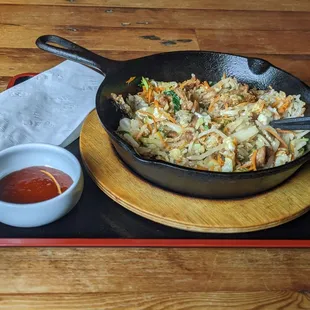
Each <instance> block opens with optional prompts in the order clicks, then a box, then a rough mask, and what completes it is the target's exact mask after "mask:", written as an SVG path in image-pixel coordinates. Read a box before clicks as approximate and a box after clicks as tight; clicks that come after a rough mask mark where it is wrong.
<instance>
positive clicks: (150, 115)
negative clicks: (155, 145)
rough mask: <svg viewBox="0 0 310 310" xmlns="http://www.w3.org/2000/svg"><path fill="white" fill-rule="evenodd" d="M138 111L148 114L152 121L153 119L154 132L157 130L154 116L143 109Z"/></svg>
mask: <svg viewBox="0 0 310 310" xmlns="http://www.w3.org/2000/svg"><path fill="white" fill-rule="evenodd" d="M139 113H141V114H144V115H147V116H149V117H151V118H152V119H153V121H154V129H155V132H156V131H157V125H156V118H155V117H154V115H153V114H151V113H149V112H145V111H139Z"/></svg>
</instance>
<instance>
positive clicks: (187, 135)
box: [184, 131, 194, 142]
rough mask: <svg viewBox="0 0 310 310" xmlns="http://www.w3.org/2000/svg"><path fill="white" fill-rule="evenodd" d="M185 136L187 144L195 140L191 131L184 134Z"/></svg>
mask: <svg viewBox="0 0 310 310" xmlns="http://www.w3.org/2000/svg"><path fill="white" fill-rule="evenodd" d="M184 136H185V140H186V141H187V142H191V141H192V140H193V138H194V134H193V133H192V132H190V131H187V132H186V133H185V134H184Z"/></svg>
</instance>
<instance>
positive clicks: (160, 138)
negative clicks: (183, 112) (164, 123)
mask: <svg viewBox="0 0 310 310" xmlns="http://www.w3.org/2000/svg"><path fill="white" fill-rule="evenodd" d="M157 134H158V136H159V140H160V141H161V143H162V144H163V145H164V147H167V146H168V144H167V142H166V141H165V140H164V138H163V137H162V135H161V134H160V132H158V133H157Z"/></svg>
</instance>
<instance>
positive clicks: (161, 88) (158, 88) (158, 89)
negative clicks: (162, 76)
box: [154, 86, 165, 93]
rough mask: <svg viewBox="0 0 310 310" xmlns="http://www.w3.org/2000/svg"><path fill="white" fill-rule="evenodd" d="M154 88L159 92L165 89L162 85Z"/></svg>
mask: <svg viewBox="0 0 310 310" xmlns="http://www.w3.org/2000/svg"><path fill="white" fill-rule="evenodd" d="M154 90H155V91H156V92H157V93H161V92H162V91H163V90H165V88H164V87H159V86H158V87H155V88H154Z"/></svg>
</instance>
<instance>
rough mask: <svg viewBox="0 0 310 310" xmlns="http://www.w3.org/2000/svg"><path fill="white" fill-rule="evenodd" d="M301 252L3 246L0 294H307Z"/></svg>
mask: <svg viewBox="0 0 310 310" xmlns="http://www.w3.org/2000/svg"><path fill="white" fill-rule="evenodd" d="M309 260H310V251H305V250H302V249H281V251H279V250H277V249H213V248H209V249H173V248H171V249H145V248H128V249H118V248H104V249H102V248H92V249H89V248H6V249H2V250H1V258H0V279H5V281H0V294H11V293H16V292H18V293H19V294H27V293H48V294H51V293H76V294H78V293H95V292H110V293H122V292H127V293H129V292H136V293H142V292H153V293H156V292H161V293H170V292H191V291H195V292H210V291H213V292H214V291H221V292H225V291H234V290H236V288H238V291H244V292H253V291H266V290H267V291H269V290H291V291H300V290H309V289H310V283H309V278H310V265H309Z"/></svg>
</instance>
